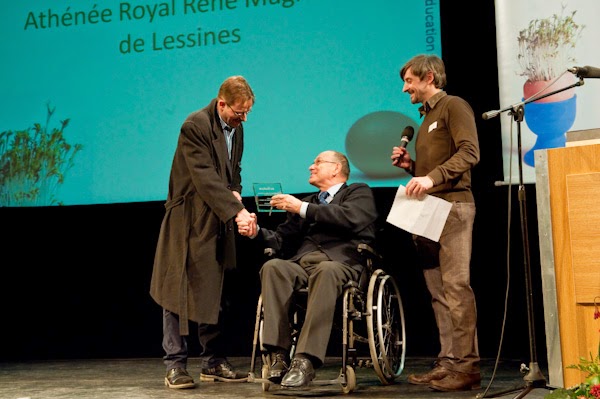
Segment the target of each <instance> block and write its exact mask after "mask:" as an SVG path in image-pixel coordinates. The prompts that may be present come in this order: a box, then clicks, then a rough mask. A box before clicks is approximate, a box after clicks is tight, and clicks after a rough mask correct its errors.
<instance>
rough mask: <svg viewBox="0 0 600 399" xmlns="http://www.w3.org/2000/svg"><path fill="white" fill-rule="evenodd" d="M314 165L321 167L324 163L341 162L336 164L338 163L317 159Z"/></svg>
mask: <svg viewBox="0 0 600 399" xmlns="http://www.w3.org/2000/svg"><path fill="white" fill-rule="evenodd" d="M313 163H314V164H315V165H317V166H319V165H320V164H322V163H339V162H336V161H325V160H323V159H315V160H314V162H313Z"/></svg>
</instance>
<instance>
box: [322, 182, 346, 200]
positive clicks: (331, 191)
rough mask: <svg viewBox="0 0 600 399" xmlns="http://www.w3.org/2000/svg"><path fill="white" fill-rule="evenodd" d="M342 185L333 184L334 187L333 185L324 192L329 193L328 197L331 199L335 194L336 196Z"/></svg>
mask: <svg viewBox="0 0 600 399" xmlns="http://www.w3.org/2000/svg"><path fill="white" fill-rule="evenodd" d="M343 184H344V183H338V184H335V185H333V186H331V187H329V188H328V189H327V190H325V191H327V192H328V193H329V195H330V196H331V198H333V196H334V195H335V194H336V193H337V192H338V191H340V188H341V187H342V185H343Z"/></svg>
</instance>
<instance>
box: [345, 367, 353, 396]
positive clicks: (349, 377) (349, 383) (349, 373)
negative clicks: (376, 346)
mask: <svg viewBox="0 0 600 399" xmlns="http://www.w3.org/2000/svg"><path fill="white" fill-rule="evenodd" d="M355 389H356V373H355V372H354V368H352V366H346V382H345V383H343V384H342V392H344V393H352V392H354V390H355Z"/></svg>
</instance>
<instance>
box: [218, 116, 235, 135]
mask: <svg viewBox="0 0 600 399" xmlns="http://www.w3.org/2000/svg"><path fill="white" fill-rule="evenodd" d="M219 122H221V129H223V131H225V130H228V131H230V132H234V131H235V128H234V127H231V126H229V125H228V124H227V123H225V121H224V120H223V119H221V117H220V116H219ZM225 128H227V129H225Z"/></svg>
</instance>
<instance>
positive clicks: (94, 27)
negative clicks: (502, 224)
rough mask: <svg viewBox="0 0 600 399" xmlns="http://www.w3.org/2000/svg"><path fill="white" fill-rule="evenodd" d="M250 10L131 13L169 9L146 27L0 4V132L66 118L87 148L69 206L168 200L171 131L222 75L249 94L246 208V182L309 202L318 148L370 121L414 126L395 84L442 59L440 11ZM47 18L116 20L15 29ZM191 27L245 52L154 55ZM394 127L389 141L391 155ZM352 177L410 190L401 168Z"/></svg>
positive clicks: (372, 6)
mask: <svg viewBox="0 0 600 399" xmlns="http://www.w3.org/2000/svg"><path fill="white" fill-rule="evenodd" d="M253 1H254V0H252V1H249V6H248V7H247V6H246V2H245V1H237V2H233V3H230V4H235V5H236V8H235V9H231V10H215V11H211V12H206V13H197V14H194V15H192V14H188V15H184V14H183V11H182V5H183V3H184V2H183V0H173V3H172V2H171V1H170V0H169V1H167V2H164V3H161V2H157V3H152V2H136V3H134V2H129V3H128V4H130V5H131V6H132V7H134V6H139V7H142V6H149V7H153V6H154V5H155V4H156V5H158V6H159V7H161V6H162V7H165V6H166V5H171V4H175V15H168V16H162V17H158V16H157V17H155V19H154V21H152V22H150V21H149V18H141V19H138V20H132V21H125V20H120V19H119V16H118V10H119V5H120V4H124V3H125V2H117V1H107V2H101V3H98V2H93V1H77V2H69V1H62V0H61V1H48V0H35V1H29V0H25V1H19V2H11V3H9V4H7V3H4V4H3V5H2V6H0V9H1V10H2V12H1V13H0V34H1V35H2V37H3V38H5V39H4V40H2V42H1V43H0V52H1V53H2V55H3V56H2V58H3V62H2V63H1V64H0V90H1V92H2V94H3V101H2V102H3V104H2V112H1V113H0V131H6V130H22V129H26V128H28V127H30V126H32V125H33V124H34V123H43V122H44V121H45V120H46V104H47V103H50V104H51V105H52V106H54V107H56V111H55V114H54V117H53V119H52V120H51V123H50V127H53V126H58V124H59V121H60V120H63V119H67V118H69V119H70V120H71V121H70V124H69V125H68V127H67V128H66V129H65V131H64V135H65V138H66V140H67V142H68V143H70V144H76V143H78V144H82V145H83V150H82V151H80V152H79V153H78V154H77V155H76V157H75V160H74V161H75V165H74V166H73V168H72V169H70V170H69V171H68V173H67V176H66V179H65V182H64V184H63V185H62V186H60V188H59V191H58V193H57V197H58V199H59V200H60V201H61V202H62V203H63V204H65V205H77V204H102V203H121V202H138V201H156V200H164V199H165V198H166V196H167V188H168V187H167V185H168V178H169V171H170V166H171V160H172V156H173V151H174V149H175V145H176V142H177V137H178V134H179V127H180V125H181V123H182V122H183V120H184V119H185V117H186V116H187V115H188V114H189V113H191V112H193V111H195V110H197V109H199V108H202V107H204V106H205V105H206V104H207V103H208V102H209V101H210V100H211V99H212V98H214V97H215V96H216V94H217V90H218V87H219V85H220V83H221V82H222V81H223V80H224V79H225V78H226V77H228V76H230V75H237V74H241V75H244V76H245V77H246V78H247V79H248V81H249V82H250V84H251V86H252V88H253V90H254V92H255V94H256V103H255V106H254V107H253V110H252V113H251V114H250V115H249V117H248V121H247V122H246V124H245V128H246V135H245V142H246V149H245V152H244V157H243V162H242V179H243V180H242V183H243V185H244V191H243V193H242V195H243V196H253V192H252V183H254V182H265V181H278V182H281V183H282V184H283V187H284V190H285V191H286V192H288V193H303V192H309V191H312V190H313V187H312V186H310V185H309V184H308V176H309V172H308V167H309V165H310V163H311V162H312V160H313V159H314V158H315V157H316V155H317V154H318V153H319V152H321V151H323V150H326V149H333V150H338V151H342V152H346V146H345V143H346V137H347V134H348V132H349V131H350V129H351V127H352V126H353V125H354V124H355V123H356V122H357V121H359V120H360V119H361V118H363V117H365V116H366V115H369V114H372V113H376V112H380V111H393V112H397V113H399V114H400V115H402V117H403V118H407V120H412V123H410V124H412V125H414V126H418V123H417V122H414V120H417V121H418V111H417V106H415V105H411V104H410V101H409V99H408V95H407V94H404V93H402V81H401V79H400V78H399V75H398V72H399V69H400V67H401V66H402V64H403V63H404V62H405V61H407V60H408V59H409V58H410V57H412V56H413V55H415V54H418V53H436V54H438V55H441V45H440V29H439V9H438V5H437V4H434V5H433V6H429V5H428V6H426V5H425V2H400V1H397V0H369V1H363V2H360V1H356V2H347V1H329V0H321V1H318V0H297V1H295V2H293V5H292V6H288V7H284V5H290V4H292V3H291V2H287V1H286V2H284V1H273V0H271V1H258V2H257V4H259V5H257V6H254V5H253V4H254V3H253ZM215 3H216V4H218V3H219V2H218V1H217V2H215ZM272 3H275V4H272ZM426 7H428V9H427V10H426ZM48 9H51V10H52V12H53V13H55V14H57V15H62V14H63V13H65V11H67V10H69V11H70V12H75V11H85V12H89V11H90V10H98V11H101V10H103V9H110V10H112V12H113V15H112V21H111V22H108V23H97V24H90V23H88V24H83V25H79V26H70V27H66V26H60V27H52V28H46V29H41V28H39V29H33V28H28V29H25V23H26V21H27V15H28V13H29V12H31V13H33V14H34V15H39V13H41V12H43V13H47V12H48ZM428 15H429V16H430V17H429V18H428V17H427V16H428ZM428 23H430V24H432V25H431V26H428V25H427V24H428ZM198 29H201V30H202V31H220V30H229V31H231V30H234V29H239V32H240V33H239V35H240V36H241V41H240V42H238V43H229V44H217V45H210V46H200V47H193V48H183V49H172V50H166V49H161V50H153V49H152V48H151V38H152V35H153V34H155V35H156V36H157V37H159V38H160V37H164V36H167V35H177V34H188V33H194V32H197V30H198ZM428 30H429V31H428ZM128 35H130V36H131V37H133V38H143V39H144V40H145V42H146V45H145V49H144V51H142V52H138V53H136V52H132V53H128V54H123V53H121V52H120V51H119V44H120V42H121V41H122V40H124V39H126V38H127V36H128ZM428 44H431V45H432V47H427V45H428ZM404 127H405V126H397V127H395V130H394V131H392V132H391V133H390V132H388V134H386V137H388V139H389V137H392V138H395V137H397V142H398V143H399V141H400V135H401V132H402V130H403V129H404ZM364 134H365V135H366V136H367V137H370V135H371V134H372V132H369V131H365V132H364ZM373 140H377V137H373ZM409 146H410V144H409ZM386 148H387V149H386ZM384 150H385V151H383V150H380V151H378V153H376V154H374V155H373V156H381V157H382V158H384V159H385V160H386V162H387V160H389V156H390V154H391V147H388V146H384ZM370 154H371V153H369V155H370ZM378 154H379V155H378ZM370 156H371V155H370ZM355 157H356V156H355ZM355 159H356V158H355ZM352 161H353V159H352V158H351V163H352ZM389 167H390V168H393V167H392V166H391V163H390V166H389ZM351 168H352V175H351V181H364V182H367V183H369V184H370V185H372V186H390V187H395V186H397V185H398V184H400V183H402V182H403V181H404V180H406V176H405V175H404V174H403V173H404V172H402V171H400V170H397V171H396V170H394V171H393V172H391V174H392V176H389V172H388V171H385V172H384V173H382V174H381V176H377V175H373V174H372V173H371V174H365V173H364V171H361V169H360V168H359V167H357V165H355V164H354V163H352V164H351ZM394 174H395V175H394Z"/></svg>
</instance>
